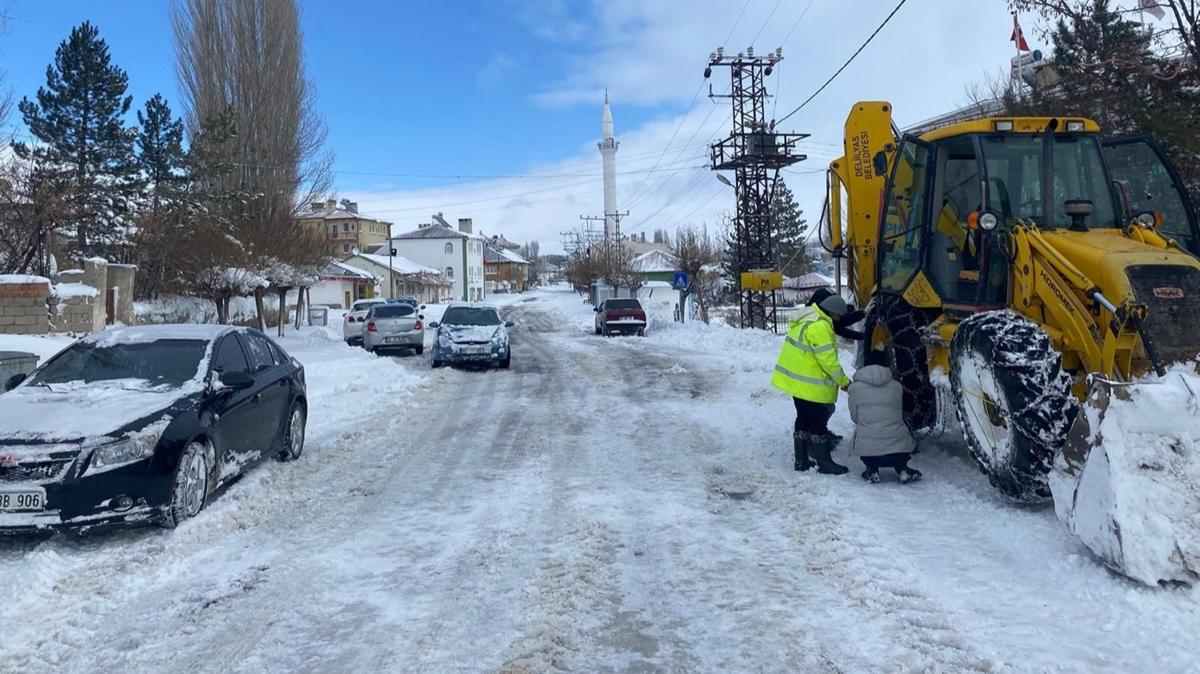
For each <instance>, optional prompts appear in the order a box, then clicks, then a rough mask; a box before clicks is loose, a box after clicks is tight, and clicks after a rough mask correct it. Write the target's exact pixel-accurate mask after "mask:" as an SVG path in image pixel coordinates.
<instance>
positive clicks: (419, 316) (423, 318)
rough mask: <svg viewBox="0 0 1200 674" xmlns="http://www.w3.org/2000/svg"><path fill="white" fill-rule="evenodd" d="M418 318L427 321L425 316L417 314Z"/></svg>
mask: <svg viewBox="0 0 1200 674" xmlns="http://www.w3.org/2000/svg"><path fill="white" fill-rule="evenodd" d="M417 318H419V319H421V320H425V314H417Z"/></svg>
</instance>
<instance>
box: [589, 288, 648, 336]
mask: <svg viewBox="0 0 1200 674" xmlns="http://www.w3.org/2000/svg"><path fill="white" fill-rule="evenodd" d="M614 332H615V333H618V334H620V333H630V332H632V333H637V335H638V336H639V337H643V336H645V334H646V310H645V309H643V308H642V303H641V302H639V301H637V300H636V299H634V298H632V297H624V298H616V299H607V300H604V301H603V302H601V303H600V305H599V306H597V307H596V334H597V335H604V336H605V337H607V336H609V335H611V334H613V333H614Z"/></svg>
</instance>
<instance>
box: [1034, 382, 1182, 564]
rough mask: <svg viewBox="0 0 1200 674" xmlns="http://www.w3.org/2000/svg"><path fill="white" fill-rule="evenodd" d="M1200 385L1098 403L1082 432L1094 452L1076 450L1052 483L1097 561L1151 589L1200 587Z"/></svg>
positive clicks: (1130, 391) (1060, 509) (1164, 386)
mask: <svg viewBox="0 0 1200 674" xmlns="http://www.w3.org/2000/svg"><path fill="white" fill-rule="evenodd" d="M1197 394H1200V376H1198V375H1197V374H1196V372H1195V371H1194V370H1193V368H1192V366H1190V365H1180V366H1176V367H1175V368H1172V369H1171V371H1169V372H1168V374H1167V376H1166V377H1163V378H1162V379H1161V380H1158V379H1157V378H1154V379H1153V380H1146V381H1143V382H1139V383H1137V384H1135V385H1132V386H1114V388H1113V393H1112V395H1111V396H1109V401H1108V405H1107V409H1105V408H1104V401H1103V396H1097V395H1095V394H1093V398H1092V401H1091V402H1093V403H1094V404H1090V405H1086V406H1085V407H1084V411H1083V414H1084V415H1086V416H1085V417H1084V418H1083V419H1082V420H1081V422H1082V423H1086V424H1087V428H1088V429H1089V430H1090V433H1088V435H1087V437H1086V439H1087V441H1088V443H1089V445H1090V447H1091V451H1090V452H1088V453H1087V455H1086V456H1075V455H1073V454H1072V453H1071V448H1070V447H1068V448H1067V449H1066V450H1064V452H1062V453H1061V454H1060V455H1059V457H1058V458H1057V460H1056V462H1055V466H1054V470H1053V471H1052V472H1051V474H1050V488H1051V491H1052V492H1053V495H1054V509H1055V512H1056V514H1057V515H1058V518H1059V519H1060V520H1061V521H1062V522H1063V523H1064V524H1066V525H1067V527H1068V528H1069V529H1070V530H1071V531H1072V532H1074V533H1075V534H1076V535H1077V536H1079V538H1080V540H1081V541H1082V542H1083V544H1084V545H1085V546H1087V547H1088V549H1089V550H1091V551H1092V552H1093V553H1094V554H1095V555H1096V556H1097V557H1099V558H1100V559H1102V560H1103V561H1104V562H1105V563H1106V564H1108V565H1109V566H1112V567H1114V568H1116V569H1118V570H1119V571H1121V572H1122V573H1123V574H1125V575H1127V576H1129V577H1130V578H1133V579H1135V580H1139V581H1141V582H1143V583H1146V584H1148V585H1154V584H1157V583H1158V582H1160V581H1171V580H1178V581H1188V582H1195V581H1196V580H1197V579H1200V492H1198V491H1197V485H1200V398H1198V397H1197Z"/></svg>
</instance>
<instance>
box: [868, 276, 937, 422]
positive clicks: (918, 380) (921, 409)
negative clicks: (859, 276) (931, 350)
mask: <svg viewBox="0 0 1200 674" xmlns="http://www.w3.org/2000/svg"><path fill="white" fill-rule="evenodd" d="M926 322H927V321H926V320H925V317H924V316H923V315H922V314H921V312H920V310H918V309H915V308H913V307H912V306H910V305H909V304H908V302H905V301H904V299H903V298H901V297H900V296H898V295H879V296H877V297H876V298H875V300H874V301H873V302H872V303H871V307H870V308H869V309H868V311H867V319H866V338H865V340H864V343H863V348H865V349H870V348H872V346H873V345H872V343H871V342H872V340H874V339H875V335H876V334H877V333H881V334H882V336H883V341H884V342H885V343H886V345H887V347H888V350H889V351H890V353H891V360H892V372H893V373H894V374H895V377H896V380H897V381H899V382H900V384H901V385H902V386H903V387H904V423H906V424H908V427H909V428H910V429H911V430H914V431H916V430H920V429H922V428H929V427H930V426H933V425H934V424H935V423H936V422H937V393H936V392H935V391H934V389H933V384H932V383H931V382H930V381H929V356H928V354H927V352H926V351H925V342H923V341H922V340H921V329H922V328H924V327H925V324H926Z"/></svg>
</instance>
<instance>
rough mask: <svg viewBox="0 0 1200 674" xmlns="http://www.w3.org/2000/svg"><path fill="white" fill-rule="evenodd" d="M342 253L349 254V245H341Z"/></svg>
mask: <svg viewBox="0 0 1200 674" xmlns="http://www.w3.org/2000/svg"><path fill="white" fill-rule="evenodd" d="M342 252H343V253H349V252H350V244H348V243H343V244H342Z"/></svg>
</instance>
